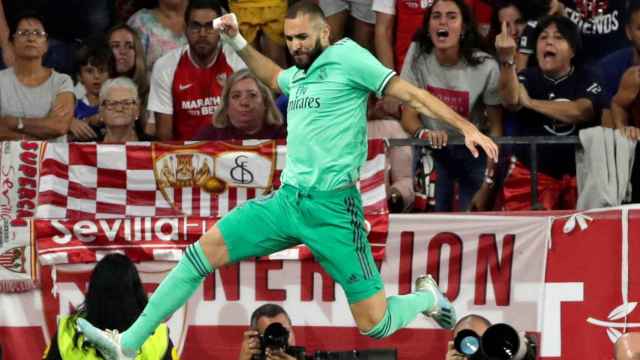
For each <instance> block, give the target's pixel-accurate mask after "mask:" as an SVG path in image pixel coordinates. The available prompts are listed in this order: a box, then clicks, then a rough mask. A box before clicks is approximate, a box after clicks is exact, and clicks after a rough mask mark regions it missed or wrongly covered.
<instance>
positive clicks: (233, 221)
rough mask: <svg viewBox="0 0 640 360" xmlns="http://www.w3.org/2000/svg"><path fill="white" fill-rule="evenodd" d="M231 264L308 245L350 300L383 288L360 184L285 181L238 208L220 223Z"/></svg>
mask: <svg viewBox="0 0 640 360" xmlns="http://www.w3.org/2000/svg"><path fill="white" fill-rule="evenodd" d="M218 228H219V229H220V232H221V233H222V236H223V238H224V242H225V244H226V246H227V250H228V251H229V258H230V260H231V261H232V262H236V261H240V260H242V259H246V258H249V257H255V256H266V255H269V254H271V253H274V252H276V251H279V250H283V249H287V248H290V247H292V246H295V245H298V244H300V243H303V244H305V245H307V246H308V247H309V249H310V250H311V252H312V253H313V256H314V257H315V259H316V261H318V262H319V263H320V265H322V267H323V268H324V270H325V271H326V272H327V273H329V275H331V277H332V278H333V279H334V280H335V281H336V282H337V283H338V284H340V285H341V286H342V288H343V289H344V292H345V294H346V296H347V299H348V301H349V303H350V304H353V303H357V302H359V301H362V300H365V299H368V298H369V297H371V296H373V295H374V294H376V293H377V292H378V291H380V290H382V288H383V285H382V279H381V277H380V273H379V272H378V268H377V267H376V264H375V262H374V261H373V256H372V255H371V247H370V246H369V241H368V239H367V233H366V231H365V226H364V214H363V211H362V200H361V199H360V193H359V192H358V190H357V188H356V187H355V186H352V187H348V188H345V189H341V190H333V191H311V192H303V191H300V190H298V189H297V188H295V187H293V186H290V185H284V186H282V188H281V189H280V190H278V191H276V192H275V193H273V194H272V195H271V196H270V197H267V198H265V199H254V200H251V201H247V202H246V203H244V204H243V205H241V206H238V207H237V208H235V209H234V210H233V211H231V212H230V213H229V214H227V215H226V216H225V217H223V218H222V219H221V220H220V221H219V222H218Z"/></svg>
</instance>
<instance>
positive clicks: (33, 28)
mask: <svg viewBox="0 0 640 360" xmlns="http://www.w3.org/2000/svg"><path fill="white" fill-rule="evenodd" d="M16 24H17V25H16V29H15V31H13V33H12V38H11V41H12V43H13V47H14V54H15V64H14V66H13V67H10V68H8V69H5V70H2V71H0V140H19V139H47V140H49V141H66V134H67V133H68V132H69V126H70V124H71V119H72V118H73V109H74V97H73V82H72V81H71V78H70V77H69V76H68V75H65V74H60V73H57V72H56V71H55V70H53V69H50V68H47V67H44V66H43V65H42V58H43V56H44V54H45V53H46V51H47V45H48V44H47V33H46V31H45V29H44V25H43V21H42V19H41V18H40V16H39V15H38V14H36V13H25V14H24V15H22V16H20V17H19V18H18V21H17V22H16Z"/></svg>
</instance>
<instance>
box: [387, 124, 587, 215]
mask: <svg viewBox="0 0 640 360" xmlns="http://www.w3.org/2000/svg"><path fill="white" fill-rule="evenodd" d="M493 141H495V142H496V144H498V145H529V154H530V156H531V169H530V170H531V208H532V209H534V210H535V209H540V208H541V207H540V205H539V204H538V145H550V146H553V145H557V144H579V143H580V140H579V139H578V137H577V136H502V137H498V138H495V139H493ZM388 143H389V145H390V146H410V145H414V146H425V147H431V145H430V144H429V142H428V141H426V140H421V139H415V138H411V139H388ZM449 145H464V138H462V137H452V138H449V139H448V140H447V146H449Z"/></svg>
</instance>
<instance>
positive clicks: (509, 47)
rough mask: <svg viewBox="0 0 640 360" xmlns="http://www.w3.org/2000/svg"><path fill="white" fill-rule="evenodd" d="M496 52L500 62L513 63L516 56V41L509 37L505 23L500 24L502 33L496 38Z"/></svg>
mask: <svg viewBox="0 0 640 360" xmlns="http://www.w3.org/2000/svg"><path fill="white" fill-rule="evenodd" d="M496 51H497V52H498V58H499V59H500V61H501V62H502V61H513V59H514V57H515V56H516V41H515V40H514V39H513V38H512V37H511V35H509V30H508V29H507V22H506V21H503V22H502V31H501V32H500V34H498V36H496Z"/></svg>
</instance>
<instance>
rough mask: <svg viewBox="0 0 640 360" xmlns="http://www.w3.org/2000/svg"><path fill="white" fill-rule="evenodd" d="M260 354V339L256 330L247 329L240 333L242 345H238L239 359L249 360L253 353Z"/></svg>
mask: <svg viewBox="0 0 640 360" xmlns="http://www.w3.org/2000/svg"><path fill="white" fill-rule="evenodd" d="M258 354H260V340H259V339H258V332H257V331H255V330H247V331H245V332H244V334H243V335H242V346H241V347H240V357H239V359H240V360H251V358H252V357H253V355H258Z"/></svg>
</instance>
